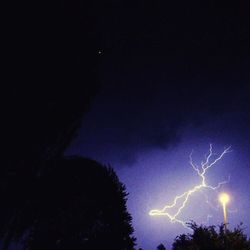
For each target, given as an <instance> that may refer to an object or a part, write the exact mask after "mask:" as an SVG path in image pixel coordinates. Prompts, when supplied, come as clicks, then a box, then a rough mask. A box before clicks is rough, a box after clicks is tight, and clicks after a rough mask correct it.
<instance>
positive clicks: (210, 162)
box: [149, 144, 231, 227]
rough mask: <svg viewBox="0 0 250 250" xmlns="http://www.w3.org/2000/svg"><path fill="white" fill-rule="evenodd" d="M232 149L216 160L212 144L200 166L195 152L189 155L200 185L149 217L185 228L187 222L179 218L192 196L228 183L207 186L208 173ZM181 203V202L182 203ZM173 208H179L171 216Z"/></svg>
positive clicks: (226, 150) (153, 211)
mask: <svg viewBox="0 0 250 250" xmlns="http://www.w3.org/2000/svg"><path fill="white" fill-rule="evenodd" d="M230 149H231V147H227V148H225V149H224V150H223V152H222V153H221V154H220V155H219V156H217V158H215V159H212V158H214V157H213V156H215V155H216V154H214V153H213V146H212V144H210V146H209V152H208V153H207V154H206V155H205V161H204V162H203V161H202V162H201V164H200V166H198V165H196V164H195V163H194V162H193V158H192V154H193V151H192V152H191V154H190V155H189V163H190V165H191V166H192V168H193V170H194V171H195V172H196V173H197V174H198V176H199V177H200V180H201V181H200V183H199V184H198V185H196V186H194V187H192V188H191V189H189V190H188V191H186V192H184V193H182V194H180V195H177V196H176V197H175V198H174V200H173V202H172V203H170V204H168V205H165V206H164V207H163V208H162V209H161V210H158V209H153V210H150V212H149V215H151V216H166V217H168V218H169V220H170V221H171V222H172V223H173V222H177V223H180V224H181V225H183V226H184V227H186V222H185V221H182V220H180V219H178V216H179V215H180V213H181V212H182V210H183V209H184V208H185V206H186V204H187V202H188V201H189V198H190V197H191V195H192V194H194V193H196V192H198V191H201V190H203V189H211V190H216V189H219V188H220V187H221V186H222V185H223V184H226V183H228V181H229V179H228V180H227V181H222V182H219V183H218V184H217V186H211V185H208V184H207V180H206V173H207V171H208V170H209V169H210V168H212V167H213V166H214V165H215V164H216V163H217V162H218V161H219V160H221V159H222V158H223V156H224V155H225V154H227V153H229V152H231V150H230ZM180 201H181V202H180ZM177 202H179V203H180V204H179V205H178V206H177ZM171 208H177V211H176V212H175V213H174V214H172V215H171V214H170V213H169V212H168V210H169V209H171Z"/></svg>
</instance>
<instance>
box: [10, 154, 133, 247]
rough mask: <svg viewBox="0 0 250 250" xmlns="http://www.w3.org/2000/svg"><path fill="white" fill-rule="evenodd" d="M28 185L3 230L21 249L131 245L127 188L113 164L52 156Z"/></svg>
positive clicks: (131, 231)
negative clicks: (27, 197) (26, 197)
mask: <svg viewBox="0 0 250 250" xmlns="http://www.w3.org/2000/svg"><path fill="white" fill-rule="evenodd" d="M32 189H34V190H33V192H32V195H33V196H31V197H30V200H29V201H28V202H27V203H26V204H25V206H24V207H23V209H22V210H19V211H18V214H17V215H16V216H15V218H14V220H13V221H12V222H11V224H10V225H9V229H8V231H7V232H8V233H9V235H10V236H11V240H15V241H17V242H22V243H23V244H24V246H25V248H24V249H36V250H40V249H41V250H44V249H47V250H52V249H53V250H56V249H60V250H77V249H79V250H80V249H86V250H87V249H116V250H117V249H121V250H122V249H124V250H129V249H134V245H135V239H134V238H133V237H132V233H133V228H132V226H131V220H132V218H131V216H130V215H129V214H128V212H127V209H126V196H127V193H126V190H125V186H124V185H123V184H121V183H120V182H119V180H118V178H117V176H116V174H115V172H114V171H113V170H112V169H111V168H106V167H104V166H102V165H100V164H99V163H97V162H95V161H92V160H89V159H85V158H70V159H59V160H53V161H50V162H48V163H47V168H46V170H44V171H43V172H42V173H41V176H40V178H39V180H38V182H37V183H36V184H35V185H33V186H32Z"/></svg>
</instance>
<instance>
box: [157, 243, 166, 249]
mask: <svg viewBox="0 0 250 250" xmlns="http://www.w3.org/2000/svg"><path fill="white" fill-rule="evenodd" d="M157 250H166V247H165V246H164V245H163V244H160V245H159V246H158V247H157Z"/></svg>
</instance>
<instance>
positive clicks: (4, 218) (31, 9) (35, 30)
mask: <svg viewBox="0 0 250 250" xmlns="http://www.w3.org/2000/svg"><path fill="white" fill-rule="evenodd" d="M6 5H7V6H6V9H5V14H6V15H4V16H3V17H4V30H3V37H4V39H3V43H4V45H3V50H4V52H3V54H2V56H1V59H2V61H3V65H4V67H3V68H2V70H3V75H2V81H1V89H0V93H1V101H2V103H3V104H2V105H1V145H2V147H1V148H2V150H1V169H0V173H1V174H0V196H1V207H0V236H1V237H3V235H5V236H4V237H5V242H8V241H9V239H8V237H7V238H6V234H5V233H6V231H7V230H8V229H10V227H11V225H12V222H13V220H15V218H16V217H18V216H19V213H22V211H23V209H24V207H26V205H27V204H28V203H29V202H30V200H31V199H32V198H31V197H33V196H35V191H33V190H36V189H35V186H36V185H37V181H38V179H39V175H40V174H41V172H42V171H43V168H46V161H47V160H48V159H56V158H58V157H61V155H62V154H63V152H64V150H65V148H66V147H67V146H68V145H69V143H70V141H71V140H72V138H73V136H74V135H75V133H76V131H77V128H78V127H79V126H80V124H81V120H82V118H83V116H84V114H85V113H86V111H87V110H88V108H89V104H90V102H91V100H92V99H93V98H94V96H95V95H96V93H97V91H98V89H99V84H98V64H99V56H98V53H97V51H98V49H99V46H98V44H99V42H100V41H99V35H98V34H99V32H98V29H97V26H96V23H95V15H91V13H93V12H92V11H91V9H92V6H91V4H86V5H85V6H80V8H79V5H80V2H79V1H46V0H45V1H42V2H41V1H40V2H34V1H30V2H29V1H23V2H19V1H13V2H12V3H7V2H6ZM80 10H81V11H80Z"/></svg>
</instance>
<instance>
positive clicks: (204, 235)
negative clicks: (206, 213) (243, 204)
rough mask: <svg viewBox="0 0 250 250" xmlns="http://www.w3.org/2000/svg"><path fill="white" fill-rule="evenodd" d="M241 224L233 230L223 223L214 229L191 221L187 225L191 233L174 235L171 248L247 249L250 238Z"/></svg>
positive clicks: (249, 244)
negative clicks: (225, 227)
mask: <svg viewBox="0 0 250 250" xmlns="http://www.w3.org/2000/svg"><path fill="white" fill-rule="evenodd" d="M241 226H242V224H241V225H240V226H238V227H237V228H234V229H233V230H228V229H227V230H225V229H224V225H220V226H219V227H218V230H216V227H215V226H208V227H206V226H203V225H201V226H198V225H197V224H196V223H193V222H192V223H190V224H189V227H190V228H191V229H192V230H193V234H182V235H180V236H178V237H176V239H175V241H174V243H173V250H187V249H188V250H199V249H202V250H211V249H213V250H248V249H250V240H249V239H248V238H247V236H246V235H245V234H244V232H243V229H242V227H241Z"/></svg>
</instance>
